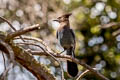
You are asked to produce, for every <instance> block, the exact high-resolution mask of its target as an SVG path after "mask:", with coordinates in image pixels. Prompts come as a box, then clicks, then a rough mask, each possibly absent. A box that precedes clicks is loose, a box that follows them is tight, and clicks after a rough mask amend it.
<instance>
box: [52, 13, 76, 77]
mask: <svg viewBox="0 0 120 80" xmlns="http://www.w3.org/2000/svg"><path fill="white" fill-rule="evenodd" d="M70 15H71V14H70V13H69V14H65V15H62V16H60V17H58V18H57V20H54V21H57V22H59V23H60V27H59V29H58V30H57V39H58V41H59V43H60V45H61V46H62V47H63V48H64V51H66V54H67V55H70V56H72V57H73V58H74V57H75V54H74V51H75V44H76V41H75V34H74V32H73V30H72V29H71V28H70V24H69V16H70ZM67 72H68V74H69V75H70V76H72V77H75V76H76V75H77V74H78V67H77V64H76V63H74V62H70V61H67Z"/></svg>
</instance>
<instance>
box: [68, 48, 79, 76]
mask: <svg viewBox="0 0 120 80" xmlns="http://www.w3.org/2000/svg"><path fill="white" fill-rule="evenodd" d="M67 55H70V56H72V57H73V58H74V57H75V54H74V50H73V49H69V50H67ZM67 72H68V74H69V75H70V76H72V77H75V76H76V75H77V74H78V67H77V64H76V63H74V62H70V61H67Z"/></svg>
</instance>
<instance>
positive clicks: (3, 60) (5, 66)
mask: <svg viewBox="0 0 120 80" xmlns="http://www.w3.org/2000/svg"><path fill="white" fill-rule="evenodd" d="M2 56H3V61H4V68H5V70H6V62H5V56H4V54H3V52H2Z"/></svg>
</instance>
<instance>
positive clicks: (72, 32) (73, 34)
mask: <svg viewBox="0 0 120 80" xmlns="http://www.w3.org/2000/svg"><path fill="white" fill-rule="evenodd" d="M70 32H71V34H72V36H73V39H74V44H75V46H76V37H75V33H74V31H73V30H72V29H70ZM75 46H74V48H75Z"/></svg>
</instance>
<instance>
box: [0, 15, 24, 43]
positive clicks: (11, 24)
mask: <svg viewBox="0 0 120 80" xmlns="http://www.w3.org/2000/svg"><path fill="white" fill-rule="evenodd" d="M0 19H1V20H3V21H5V22H7V23H8V25H9V26H10V27H11V28H12V29H13V30H14V31H17V30H16V29H15V28H14V27H13V26H12V24H11V23H10V22H9V21H8V20H7V19H5V18H3V17H0ZM19 37H20V38H21V39H22V40H23V41H24V42H25V40H24V39H23V38H22V36H19Z"/></svg>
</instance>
